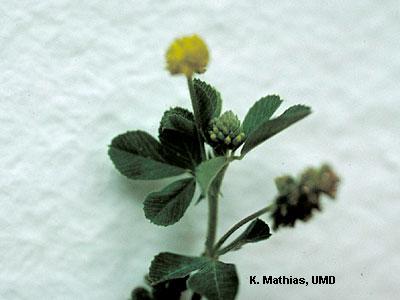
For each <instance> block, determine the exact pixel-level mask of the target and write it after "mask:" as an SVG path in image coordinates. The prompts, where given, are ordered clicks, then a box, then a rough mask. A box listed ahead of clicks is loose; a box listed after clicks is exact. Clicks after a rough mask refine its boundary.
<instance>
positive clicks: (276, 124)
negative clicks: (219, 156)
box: [241, 105, 311, 155]
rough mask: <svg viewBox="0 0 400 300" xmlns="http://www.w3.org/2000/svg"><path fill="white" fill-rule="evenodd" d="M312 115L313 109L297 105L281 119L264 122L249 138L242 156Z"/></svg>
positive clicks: (281, 116) (288, 110) (280, 117)
mask: <svg viewBox="0 0 400 300" xmlns="http://www.w3.org/2000/svg"><path fill="white" fill-rule="evenodd" d="M310 113H311V109H310V108H309V107H308V106H304V105H295V106H292V107H290V108H289V109H287V110H286V111H285V112H284V113H283V114H281V115H280V116H279V117H277V118H275V119H271V120H268V121H265V122H263V123H262V124H261V125H259V126H258V127H257V129H255V130H254V131H252V132H251V133H250V135H249V136H248V137H247V139H246V142H245V143H244V146H243V148H242V151H241V154H242V155H245V154H246V153H247V152H249V151H250V150H251V149H253V148H254V147H256V146H258V145H259V144H261V143H262V142H264V141H265V140H267V139H269V138H271V137H272V136H274V135H275V134H277V133H279V132H280V131H282V130H284V129H286V128H287V127H289V126H290V125H292V124H294V123H296V122H297V121H299V120H301V119H303V118H304V117H306V116H308V115H309V114H310Z"/></svg>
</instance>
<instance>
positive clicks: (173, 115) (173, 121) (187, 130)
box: [158, 107, 196, 136]
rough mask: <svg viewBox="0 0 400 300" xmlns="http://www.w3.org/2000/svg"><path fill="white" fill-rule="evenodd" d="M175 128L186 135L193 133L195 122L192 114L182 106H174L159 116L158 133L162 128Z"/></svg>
mask: <svg viewBox="0 0 400 300" xmlns="http://www.w3.org/2000/svg"><path fill="white" fill-rule="evenodd" d="M165 129H169V130H175V131H179V132H181V133H184V134H187V135H190V136H192V135H195V134H196V132H195V129H196V124H195V123H194V117H193V114H192V113H191V112H190V111H189V110H187V109H185V108H182V107H174V108H171V109H169V110H167V111H165V112H164V115H163V116H162V118H161V122H160V127H159V128H158V133H159V134H161V133H162V131H163V130H165Z"/></svg>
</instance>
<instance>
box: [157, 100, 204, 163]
mask: <svg viewBox="0 0 400 300" xmlns="http://www.w3.org/2000/svg"><path fill="white" fill-rule="evenodd" d="M158 132H159V139H160V142H161V145H162V155H163V157H164V158H165V160H166V161H168V162H169V163H171V164H173V165H176V166H179V167H182V168H186V169H191V170H194V169H195V167H196V166H197V165H198V164H199V163H200V162H201V149H200V144H199V142H198V140H197V129H196V125H195V123H194V118H193V114H192V113H191V112H190V111H188V110H187V109H184V108H180V107H175V108H171V109H169V110H167V111H166V112H165V113H164V115H163V117H162V119H161V122H160V127H159V129H158Z"/></svg>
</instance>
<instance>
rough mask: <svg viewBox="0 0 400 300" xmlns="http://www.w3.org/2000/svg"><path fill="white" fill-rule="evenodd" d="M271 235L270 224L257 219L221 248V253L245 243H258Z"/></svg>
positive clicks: (235, 248) (238, 247) (236, 248)
mask: <svg viewBox="0 0 400 300" xmlns="http://www.w3.org/2000/svg"><path fill="white" fill-rule="evenodd" d="M270 236H271V233H270V229H269V226H268V225H267V224H266V223H265V222H264V221H262V220H260V219H256V220H254V221H253V222H251V223H250V225H249V226H248V227H247V228H246V230H245V231H243V233H242V234H241V235H239V236H238V237H237V238H236V239H235V240H234V241H233V242H232V243H230V244H229V245H228V246H226V247H225V248H223V249H221V250H222V251H221V252H219V253H218V254H219V255H222V254H224V253H226V252H229V251H232V250H238V249H240V248H241V247H242V246H243V245H244V244H248V243H256V242H259V241H263V240H266V239H268V238H269V237H270Z"/></svg>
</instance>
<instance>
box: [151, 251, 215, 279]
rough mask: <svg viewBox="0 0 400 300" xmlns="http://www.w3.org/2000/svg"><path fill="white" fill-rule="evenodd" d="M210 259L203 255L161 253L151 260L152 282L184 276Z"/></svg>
mask: <svg viewBox="0 0 400 300" xmlns="http://www.w3.org/2000/svg"><path fill="white" fill-rule="evenodd" d="M208 261H209V258H206V257H203V256H201V257H193V256H183V255H179V254H174V253H169V252H163V253H160V254H158V255H157V256H156V257H154V259H153V261H152V262H151V266H150V272H149V278H150V281H151V284H153V285H154V284H157V283H160V282H163V281H166V280H171V279H176V278H183V277H185V276H187V275H189V274H190V273H192V272H193V271H196V270H198V269H200V268H202V267H203V266H204V265H205V264H207V263H208Z"/></svg>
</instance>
